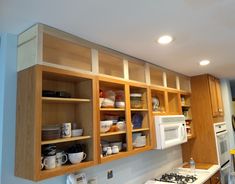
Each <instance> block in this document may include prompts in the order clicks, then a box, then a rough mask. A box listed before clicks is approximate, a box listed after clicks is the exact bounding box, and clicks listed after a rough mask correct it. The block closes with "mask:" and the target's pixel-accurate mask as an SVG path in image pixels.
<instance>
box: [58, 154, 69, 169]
mask: <svg viewBox="0 0 235 184" xmlns="http://www.w3.org/2000/svg"><path fill="white" fill-rule="evenodd" d="M67 161H68V156H67V155H66V154H65V153H64V152H63V151H61V152H57V153H56V167H60V166H62V165H63V164H65V163H66V162H67Z"/></svg>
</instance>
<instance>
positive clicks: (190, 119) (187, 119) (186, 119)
mask: <svg viewBox="0 0 235 184" xmlns="http://www.w3.org/2000/svg"><path fill="white" fill-rule="evenodd" d="M192 120H193V119H192V118H185V121H192Z"/></svg>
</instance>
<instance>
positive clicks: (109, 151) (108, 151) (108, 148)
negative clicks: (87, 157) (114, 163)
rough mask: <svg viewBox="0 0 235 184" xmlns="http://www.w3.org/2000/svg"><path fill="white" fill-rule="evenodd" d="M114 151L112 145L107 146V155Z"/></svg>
mask: <svg viewBox="0 0 235 184" xmlns="http://www.w3.org/2000/svg"><path fill="white" fill-rule="evenodd" d="M112 153H113V152H112V148H111V147H107V152H106V155H111V154H112Z"/></svg>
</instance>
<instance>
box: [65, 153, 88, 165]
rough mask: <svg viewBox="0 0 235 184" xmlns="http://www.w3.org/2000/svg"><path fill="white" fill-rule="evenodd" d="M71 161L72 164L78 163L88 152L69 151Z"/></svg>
mask: <svg viewBox="0 0 235 184" xmlns="http://www.w3.org/2000/svg"><path fill="white" fill-rule="evenodd" d="M68 155H69V161H70V162H71V163H72V164H77V163H80V162H81V161H82V160H84V159H85V158H86V156H87V155H86V153H84V152H79V153H69V154H68Z"/></svg>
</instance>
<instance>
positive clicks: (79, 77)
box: [15, 65, 97, 181]
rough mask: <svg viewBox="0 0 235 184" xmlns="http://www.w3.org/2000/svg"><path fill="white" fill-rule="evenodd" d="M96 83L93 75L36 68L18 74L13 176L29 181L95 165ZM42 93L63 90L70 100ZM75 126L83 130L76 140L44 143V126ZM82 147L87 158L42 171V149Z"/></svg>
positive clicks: (56, 140)
mask: <svg viewBox="0 0 235 184" xmlns="http://www.w3.org/2000/svg"><path fill="white" fill-rule="evenodd" d="M95 86H96V84H95V81H94V77H93V76H89V75H85V74H79V73H74V72H67V71H66V70H61V69H56V68H52V67H46V66H40V65H36V66H34V67H31V68H28V69H26V70H23V71H21V72H19V73H18V89H17V125H16V130H17V131H16V160H15V162H16V163H15V164H16V166H15V175H16V176H19V177H23V178H26V179H31V180H35V181H38V180H42V179H45V178H49V177H53V176H57V175H61V174H65V173H70V172H75V171H77V170H79V169H82V168H86V167H89V166H92V165H94V164H95V163H97V152H96V148H97V144H96V140H97V139H96V137H97V136H96V129H97V128H96V124H95V122H96V121H95V118H96V111H94V109H95V107H96V95H95V94H96V93H95V89H96V87H95ZM42 90H50V91H63V92H66V93H69V94H70V95H71V98H56V97H45V96H42ZM65 122H71V123H76V125H77V127H79V128H82V129H83V135H81V136H77V137H69V138H61V136H60V137H57V138H56V139H50V140H43V136H42V129H43V127H44V126H45V125H47V126H51V125H55V124H59V125H61V124H62V123H65ZM76 143H79V144H83V145H85V148H84V152H85V153H86V155H87V157H86V159H85V160H84V161H83V162H81V163H78V164H74V165H72V164H70V163H69V162H67V164H65V165H63V166H61V167H58V168H54V169H50V170H44V169H41V154H42V147H43V146H47V145H50V144H53V145H55V146H56V149H57V150H58V149H59V150H63V151H66V150H67V149H68V148H69V147H71V146H72V145H74V144H76Z"/></svg>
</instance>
